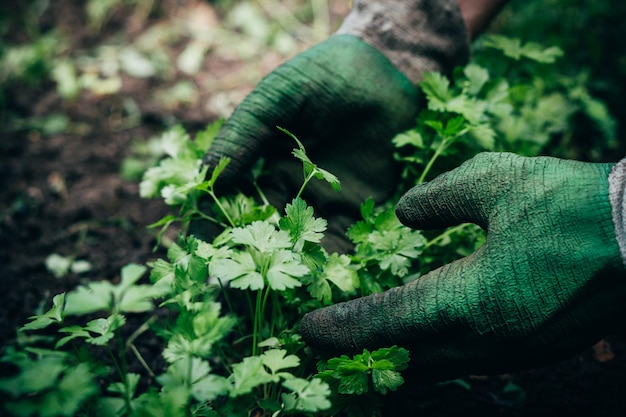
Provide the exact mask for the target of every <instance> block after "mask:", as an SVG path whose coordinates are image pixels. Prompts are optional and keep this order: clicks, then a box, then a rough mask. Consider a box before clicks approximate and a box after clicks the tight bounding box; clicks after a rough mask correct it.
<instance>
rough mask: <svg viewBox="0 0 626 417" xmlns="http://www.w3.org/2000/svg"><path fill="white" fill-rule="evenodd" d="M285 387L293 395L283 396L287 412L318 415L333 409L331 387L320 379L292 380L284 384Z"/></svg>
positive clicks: (285, 394)
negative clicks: (330, 398)
mask: <svg viewBox="0 0 626 417" xmlns="http://www.w3.org/2000/svg"><path fill="white" fill-rule="evenodd" d="M283 387H285V388H287V389H289V390H291V391H292V392H291V393H284V394H282V400H283V403H284V405H285V411H289V412H291V411H302V412H309V413H316V412H319V411H323V410H327V409H329V408H330V407H331V405H332V404H331V402H330V400H329V397H330V395H331V391H330V387H329V386H328V384H327V383H325V382H323V381H321V380H320V379H319V378H313V379H311V380H310V381H307V380H305V379H302V378H291V379H287V380H285V381H284V382H283Z"/></svg>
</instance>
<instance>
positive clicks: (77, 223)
mask: <svg viewBox="0 0 626 417" xmlns="http://www.w3.org/2000/svg"><path fill="white" fill-rule="evenodd" d="M82 3H83V2H80V1H74V2H73V1H61V0H57V1H55V2H54V5H53V6H52V7H51V9H52V11H53V13H52V14H51V15H50V16H49V17H48V18H47V24H49V25H52V24H54V25H57V26H58V27H61V28H64V30H65V32H66V33H73V39H72V42H73V44H74V45H73V47H76V48H87V47H89V46H90V45H92V44H93V43H94V42H95V41H96V40H95V39H94V38H93V37H92V36H90V35H89V34H87V33H85V31H84V30H82V29H81V28H82V23H81V22H82V21H83V17H81V16H82V15H81V13H82V8H81V6H80V5H81V4H82ZM162 3H163V4H161V5H160V16H161V17H159V16H158V15H157V16H155V17H152V18H153V19H156V18H162V16H167V15H168V13H174V12H175V11H176V10H178V9H179V8H181V7H184V4H185V3H186V2H185V1H179V2H176V1H169V2H168V1H164V2H162ZM123 16H124V15H123V13H119V14H117V15H116V16H115V19H113V20H112V21H111V22H109V23H108V28H109V29H108V30H113V29H115V28H118V29H119V28H120V27H122V28H124V29H125V30H126V31H127V32H128V33H136V32H140V31H141V30H142V28H144V27H145V25H146V24H147V23H146V22H142V23H141V24H139V26H137V24H136V22H135V23H133V24H132V25H131V23H129V22H125V21H124V20H123V18H122V17H123ZM124 25H127V26H124ZM207 65H208V66H209V67H211V68H212V69H213V70H219V69H220V68H221V69H222V71H224V70H225V69H226V70H227V69H228V68H229V65H240V63H237V62H224V61H220V60H217V59H215V60H211V59H210V58H209V62H208V63H207ZM153 87H154V86H153V85H151V83H150V82H146V81H141V82H137V81H136V80H130V79H129V80H125V84H124V87H123V90H122V92H121V93H120V94H119V95H113V96H98V97H97V96H94V95H90V94H86V93H85V94H82V95H81V96H80V97H79V98H78V99H77V100H76V101H75V102H73V103H67V102H66V101H63V100H61V99H60V98H59V97H58V96H57V94H56V93H55V89H54V86H53V85H43V86H38V87H36V88H31V87H27V86H17V87H15V88H13V89H12V90H11V92H12V94H11V95H10V96H9V97H7V103H6V107H7V108H8V109H9V110H10V111H11V113H13V114H19V115H21V116H22V117H36V116H42V115H46V114H48V113H51V112H58V111H62V112H64V113H66V114H67V115H68V116H69V118H70V120H71V121H72V125H73V126H83V127H87V129H82V130H81V129H79V128H76V129H74V131H72V129H70V132H69V133H67V132H66V133H61V134H55V135H52V136H45V135H42V134H41V133H40V132H38V131H37V130H32V129H24V130H18V131H15V130H11V131H8V132H4V133H3V134H2V137H1V138H0V305H2V308H1V309H0V340H2V341H3V342H5V343H6V342H9V341H11V340H12V339H13V338H14V337H15V334H16V333H15V331H16V328H17V327H19V326H20V325H21V324H23V323H24V322H25V320H26V318H27V317H29V316H31V315H33V314H34V313H35V312H36V311H37V310H38V309H39V308H40V307H41V306H42V304H44V305H45V306H48V304H45V303H48V302H49V300H50V299H51V298H52V296H54V295H55V294H57V293H59V292H62V291H68V290H71V289H73V288H74V287H75V286H76V285H77V284H79V283H81V282H83V281H86V280H96V279H108V280H116V279H118V276H119V271H120V268H121V267H122V266H124V265H126V264H128V263H130V262H137V263H141V264H144V263H146V262H147V261H149V260H151V259H154V258H157V257H161V256H163V251H162V250H159V251H157V252H154V251H153V247H154V245H155V242H156V241H155V237H154V236H155V233H154V232H153V231H150V230H148V229H147V225H149V224H150V223H152V222H154V221H156V220H158V219H159V218H160V217H162V216H163V215H165V214H166V213H167V209H166V207H165V206H164V205H163V204H162V203H161V202H160V201H156V200H145V199H141V198H140V197H139V195H138V185H137V183H136V182H132V181H126V180H124V179H122V178H121V176H120V174H119V173H120V164H121V163H122V161H123V160H124V158H125V157H126V156H127V155H128V154H129V152H130V145H131V143H132V142H133V141H134V140H137V139H147V138H149V137H151V136H152V135H154V134H157V133H159V132H160V131H162V129H163V128H164V126H166V125H167V124H168V121H169V120H171V118H175V119H176V120H177V122H180V123H183V124H186V125H187V126H190V127H191V128H196V127H201V126H202V125H203V124H205V123H208V122H210V121H211V120H213V119H215V118H216V115H215V114H211V113H210V112H209V111H203V110H198V109H188V111H184V109H183V110H180V109H179V110H176V111H170V109H162V108H158V107H155V105H154V103H151V102H149V100H146V99H145V97H147V96H148V95H147V94H146V92H147V91H148V90H149V89H150V88H153ZM249 87H250V86H245V85H244V86H241V88H242V89H246V88H249ZM202 94H203V95H204V96H210V94H211V91H203V92H202ZM122 96H131V97H133V98H134V99H135V100H136V101H137V103H139V105H140V107H141V110H142V120H141V123H139V124H138V125H137V126H136V127H132V128H123V127H122V126H121V124H120V120H121V118H123V108H122V104H121V98H122ZM52 253H58V254H61V255H64V256H69V255H74V256H76V258H77V259H84V260H87V261H89V262H90V263H91V265H92V269H91V270H90V271H89V272H87V273H83V274H80V275H76V274H69V275H67V276H65V277H63V278H59V279H57V278H55V277H53V276H52V275H51V273H50V272H49V271H48V270H47V269H46V266H45V264H44V260H45V259H46V257H47V256H48V255H50V254H52ZM625 302H626V301H625ZM154 343H157V342H156V341H147V342H145V345H146V346H149V345H151V344H154ZM0 347H2V346H0ZM144 353H145V354H146V355H149V350H148V351H146V352H144ZM147 359H148V360H149V361H150V362H151V363H158V362H159V358H156V357H153V358H147ZM463 381H464V382H466V383H467V384H468V387H462V386H461V385H460V384H456V383H453V384H447V385H442V386H432V387H428V388H424V389H423V390H422V391H420V392H416V393H411V395H408V396H409V397H411V399H412V404H411V407H410V410H408V411H410V412H405V413H402V414H400V415H416V416H424V417H426V416H432V417H435V416H452V415H454V416H456V415H488V416H524V417H530V416H569V417H574V416H581V417H583V416H584V417H590V416H592V417H601V416H605V417H618V416H619V417H621V416H626V397H624V388H625V387H626V382H625V381H626V343H625V341H624V339H623V338H618V337H613V338H609V339H607V340H605V341H603V342H602V343H601V344H599V345H598V346H596V347H595V348H593V349H591V348H590V349H589V350H588V351H586V352H582V353H581V354H580V355H578V356H575V357H573V358H570V359H568V360H566V361H563V362H561V363H557V364H555V365H553V366H549V367H544V368H538V369H534V370H528V371H525V372H520V373H516V374H511V375H501V376H493V377H467V378H464V379H463ZM511 383H514V384H515V385H516V386H518V387H519V388H521V390H514V389H511V387H513V385H510V384H511ZM413 394H414V395H413ZM392 414H394V413H392Z"/></svg>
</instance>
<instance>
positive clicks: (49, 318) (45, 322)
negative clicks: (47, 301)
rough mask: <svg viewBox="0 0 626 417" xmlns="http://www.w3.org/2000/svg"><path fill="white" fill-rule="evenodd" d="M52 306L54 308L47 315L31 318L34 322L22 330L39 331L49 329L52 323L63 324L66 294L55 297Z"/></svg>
mask: <svg viewBox="0 0 626 417" xmlns="http://www.w3.org/2000/svg"><path fill="white" fill-rule="evenodd" d="M52 304H53V305H52V308H51V309H50V310H48V312H47V313H45V314H42V315H39V316H32V317H29V319H30V320H32V321H31V322H30V323H27V324H25V325H24V326H22V327H21V328H20V330H38V329H43V328H45V327H48V326H49V325H50V324H52V323H61V322H62V321H63V307H64V304H65V293H61V294H57V295H55V296H54V298H53V299H52Z"/></svg>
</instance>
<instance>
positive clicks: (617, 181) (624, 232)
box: [609, 158, 626, 265]
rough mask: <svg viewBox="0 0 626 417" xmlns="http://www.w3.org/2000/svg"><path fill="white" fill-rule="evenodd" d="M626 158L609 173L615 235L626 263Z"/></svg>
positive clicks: (625, 263)
mask: <svg viewBox="0 0 626 417" xmlns="http://www.w3.org/2000/svg"><path fill="white" fill-rule="evenodd" d="M625 196H626V158H624V159H622V160H621V161H619V162H618V163H617V164H615V166H614V167H613V169H612V170H611V173H610V174H609V199H610V200H611V207H612V210H613V224H614V225H615V236H616V237H617V243H618V244H619V249H620V252H621V253H622V259H623V260H624V265H626V197H625Z"/></svg>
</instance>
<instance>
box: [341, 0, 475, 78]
mask: <svg viewBox="0 0 626 417" xmlns="http://www.w3.org/2000/svg"><path fill="white" fill-rule="evenodd" d="M336 33H337V34H348V35H354V36H357V37H359V38H361V39H362V40H363V41H365V42H367V43H368V44H370V45H371V46H373V47H374V48H376V49H378V50H379V51H380V52H381V53H383V55H385V56H386V57H387V59H389V60H390V61H391V62H392V63H393V64H394V65H395V66H396V68H398V69H399V70H400V71H401V72H402V73H404V75H405V76H407V78H408V79H409V80H411V81H412V82H413V83H414V84H417V83H418V82H419V81H420V80H421V78H422V75H421V74H422V73H423V72H424V71H438V72H442V73H445V74H449V73H450V72H451V71H452V70H453V69H454V67H456V66H459V65H465V64H466V63H467V61H468V60H469V38H468V35H467V31H466V28H465V24H464V22H463V18H462V17H461V11H460V9H459V6H458V4H457V2H456V0H411V1H399V0H354V4H353V7H352V11H351V12H350V14H349V15H348V16H347V17H346V19H345V20H344V22H343V24H342V25H341V27H340V28H339V29H338V30H337V32H336Z"/></svg>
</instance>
